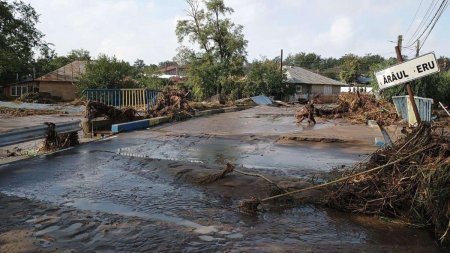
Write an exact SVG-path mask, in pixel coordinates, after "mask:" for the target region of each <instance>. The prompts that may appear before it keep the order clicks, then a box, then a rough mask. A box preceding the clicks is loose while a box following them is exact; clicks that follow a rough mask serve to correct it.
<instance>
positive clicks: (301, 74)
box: [283, 66, 346, 86]
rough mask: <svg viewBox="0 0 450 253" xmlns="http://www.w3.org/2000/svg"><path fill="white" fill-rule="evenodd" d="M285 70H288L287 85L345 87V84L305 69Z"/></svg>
mask: <svg viewBox="0 0 450 253" xmlns="http://www.w3.org/2000/svg"><path fill="white" fill-rule="evenodd" d="M283 69H285V70H286V75H287V81H286V82H287V83H292V84H324V85H338V86H344V85H346V84H345V83H342V82H339V81H336V80H334V79H331V78H328V77H326V76H322V75H319V74H316V73H314V72H312V71H309V70H307V69H304V68H300V67H294V66H284V67H283Z"/></svg>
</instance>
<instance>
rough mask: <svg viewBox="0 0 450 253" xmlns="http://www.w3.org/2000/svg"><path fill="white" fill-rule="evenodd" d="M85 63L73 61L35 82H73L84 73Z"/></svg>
mask: <svg viewBox="0 0 450 253" xmlns="http://www.w3.org/2000/svg"><path fill="white" fill-rule="evenodd" d="M87 63H88V62H87V61H74V62H71V63H69V64H67V65H65V66H63V67H61V68H59V69H57V70H54V71H52V72H50V73H47V74H45V75H43V76H41V77H38V78H36V79H35V80H37V81H66V82H75V81H78V80H79V79H80V77H81V75H82V74H84V73H85V72H86V64H87Z"/></svg>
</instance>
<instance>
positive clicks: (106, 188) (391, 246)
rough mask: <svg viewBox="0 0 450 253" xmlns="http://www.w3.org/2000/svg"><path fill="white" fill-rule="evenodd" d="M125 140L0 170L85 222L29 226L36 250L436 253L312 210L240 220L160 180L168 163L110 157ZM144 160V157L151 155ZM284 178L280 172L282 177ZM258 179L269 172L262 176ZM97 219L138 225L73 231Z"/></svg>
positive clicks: (419, 235) (20, 187) (18, 191)
mask: <svg viewBox="0 0 450 253" xmlns="http://www.w3.org/2000/svg"><path fill="white" fill-rule="evenodd" d="M189 141H190V140H188V141H187V142H186V144H188V143H190V142H189ZM129 142H130V140H129V139H127V140H122V139H121V138H119V139H112V140H109V141H106V142H99V143H91V144H87V145H84V146H81V147H77V148H75V149H71V150H68V151H64V152H60V153H56V154H53V155H49V156H45V157H39V158H35V159H32V160H28V161H22V162H18V163H14V164H12V165H7V166H3V167H1V168H0V170H1V173H0V191H1V192H2V193H3V194H8V195H13V196H21V197H26V198H27V199H31V200H33V201H38V202H44V203H49V204H50V205H55V206H57V207H58V208H61V209H64V208H69V209H75V210H81V211H82V212H87V213H88V214H90V215H85V216H83V217H81V218H80V217H77V216H71V217H68V218H66V219H73V220H77V219H79V222H72V223H69V224H63V225H58V223H56V222H55V223H53V225H50V226H47V227H44V228H41V227H36V228H35V236H37V237H42V236H44V235H48V236H51V237H52V238H57V239H55V240H50V241H47V242H46V243H45V244H43V246H45V247H46V248H48V249H52V247H57V246H58V243H59V241H61V240H63V239H61V237H64V236H65V237H66V238H67V237H68V235H67V234H69V235H70V234H71V235H72V236H69V237H68V238H70V241H71V242H79V243H81V244H80V245H83V249H95V250H97V251H98V252H109V251H111V252H112V251H115V250H118V249H121V251H130V252H132V251H140V250H142V249H151V247H150V246H149V245H155V244H156V245H158V244H159V245H165V247H163V248H154V250H157V251H165V250H167V251H186V252H212V251H230V252H233V251H235V252H240V251H250V252H251V251H254V252H260V251H266V252H273V251H279V252H283V251H285V250H294V251H297V250H298V249H303V250H312V251H323V252H328V251H330V250H333V251H337V252H351V251H353V252H379V251H388V252H398V251H401V252H433V251H434V252H439V250H438V247H437V246H436V244H435V243H434V241H433V240H432V239H431V237H430V236H429V235H428V234H427V232H425V231H421V230H416V229H409V228H404V227H399V226H394V225H392V224H389V223H386V224H382V225H380V224H379V223H377V222H372V223H375V225H374V224H370V223H369V222H368V221H371V219H365V218H361V217H359V218H358V216H351V215H348V214H343V213H339V212H337V211H333V210H329V209H325V208H320V207H315V206H309V205H308V206H300V207H296V208H291V209H287V210H278V211H276V210H275V211H274V210H269V211H266V212H263V213H261V214H260V215H259V216H257V217H252V216H247V215H243V214H241V213H239V212H238V211H237V205H238V199H228V198H222V197H220V196H216V195H214V194H210V193H208V191H205V189H203V188H202V187H198V186H192V185H187V184H183V183H179V182H177V181H175V180H174V179H173V178H171V177H169V176H167V175H164V174H161V173H155V171H157V169H159V168H161V167H164V166H167V168H169V167H170V166H174V161H170V160H169V161H166V160H158V159H156V160H153V159H149V158H139V157H126V156H123V155H120V154H118V151H119V150H123V149H125V148H129V147H130V145H129V144H130V143H129ZM133 142H136V141H133ZM140 142H141V143H140V144H137V145H138V146H139V147H142V146H145V145H149V144H150V143H151V144H152V145H153V141H152V142H150V143H148V142H146V141H145V140H140ZM106 144H108V145H106ZM134 144H136V143H134ZM165 145H167V144H165ZM220 145H223V143H222V144H220ZM105 147H108V148H105ZM206 147H208V148H209V146H208V145H206ZM231 149H232V148H231ZM239 153H240V152H239ZM243 153H245V152H243ZM250 153H251V152H250ZM156 154H157V156H158V157H159V154H158V153H157V152H156ZM177 154H178V153H176V154H173V155H174V156H175V155H177ZM144 155H146V156H151V154H150V153H148V154H147V153H146V154H144ZM191 155H192V154H190V153H189V152H187V153H186V154H185V157H186V159H187V160H189V159H190V158H192V157H191ZM226 155H227V153H224V156H226ZM196 159H198V160H197V162H207V161H209V159H216V158H215V156H212V157H209V156H206V157H202V156H199V157H196ZM269 163H271V161H269ZM175 166H176V164H175ZM261 167H263V163H261ZM309 169H311V168H309ZM292 170H293V169H292V168H290V169H287V170H286V171H285V173H290V172H292ZM267 171H274V170H273V169H272V168H267ZM289 171H290V172H289ZM300 174H302V173H299V175H300ZM105 214H109V215H114V216H117V217H120V219H121V220H126V221H127V222H128V223H129V220H133V219H138V220H139V221H140V223H139V224H140V227H139V228H130V227H127V228H122V229H119V228H114V229H112V228H110V230H111V232H110V234H109V235H108V236H106V237H105V236H104V235H102V233H101V232H99V230H98V229H95V230H92V231H91V232H89V233H80V231H85V230H89V229H88V228H87V227H88V226H89V224H90V223H91V222H92V221H91V220H92V219H94V218H93V217H98V216H102V215H105ZM30 222H33V221H30ZM155 225H156V226H157V229H156V230H155ZM113 232H114V234H111V233H113ZM77 235H78V237H77ZM139 237H145V242H140V244H139V245H134V243H133V242H134V241H136V240H137V238H139ZM119 238H120V239H119ZM174 240H176V241H174ZM102 249H103V250H102Z"/></svg>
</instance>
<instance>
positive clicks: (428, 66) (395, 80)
mask: <svg viewBox="0 0 450 253" xmlns="http://www.w3.org/2000/svg"><path fill="white" fill-rule="evenodd" d="M438 72H439V66H438V64H437V61H436V56H435V55H434V53H428V54H425V55H422V56H420V57H417V58H414V59H412V60H409V61H405V62H403V63H400V64H397V65H394V66H392V67H389V68H388V69H385V70H382V71H380V72H377V73H375V76H376V77H377V82H378V85H379V87H380V90H381V89H385V88H389V87H392V86H395V85H398V84H402V83H406V82H409V81H412V80H415V79H419V78H422V77H424V76H428V75H431V74H434V73H438Z"/></svg>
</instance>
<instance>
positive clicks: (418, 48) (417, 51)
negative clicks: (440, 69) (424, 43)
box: [416, 40, 420, 57]
mask: <svg viewBox="0 0 450 253" xmlns="http://www.w3.org/2000/svg"><path fill="white" fill-rule="evenodd" d="M419 50H420V40H417V44H416V57H419Z"/></svg>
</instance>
